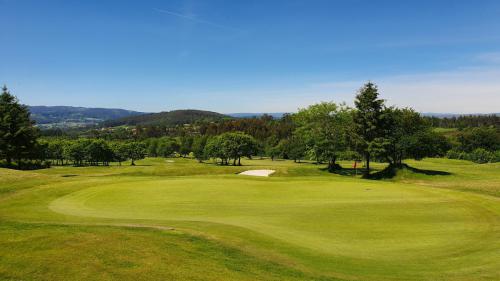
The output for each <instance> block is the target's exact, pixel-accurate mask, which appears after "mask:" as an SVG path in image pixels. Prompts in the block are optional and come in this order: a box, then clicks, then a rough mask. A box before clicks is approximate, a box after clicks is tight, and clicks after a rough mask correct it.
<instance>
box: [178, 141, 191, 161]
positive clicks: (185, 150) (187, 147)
mask: <svg viewBox="0 0 500 281" xmlns="http://www.w3.org/2000/svg"><path fill="white" fill-rule="evenodd" d="M191 151H193V138H192V137H190V136H183V137H181V138H180V147H179V153H180V154H181V155H182V156H183V157H184V156H186V155H188V154H189V153H190V152H191Z"/></svg>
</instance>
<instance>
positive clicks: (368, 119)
mask: <svg viewBox="0 0 500 281" xmlns="http://www.w3.org/2000/svg"><path fill="white" fill-rule="evenodd" d="M354 104H355V105H356V109H357V110H356V111H355V112H354V124H355V127H354V128H355V132H356V134H357V135H358V140H359V143H358V144H357V149H358V150H359V153H361V154H362V155H363V156H364V158H365V161H366V165H365V176H368V175H369V174H370V160H371V156H372V154H374V153H379V148H380V147H381V139H380V138H381V137H382V121H383V114H384V100H382V99H379V93H378V88H377V86H376V85H375V84H373V83H371V82H368V83H366V84H365V85H364V86H363V87H362V88H361V89H360V90H359V92H358V94H357V95H356V99H355V101H354Z"/></svg>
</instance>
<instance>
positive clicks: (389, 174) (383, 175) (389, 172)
mask: <svg viewBox="0 0 500 281" xmlns="http://www.w3.org/2000/svg"><path fill="white" fill-rule="evenodd" d="M405 169H406V170H408V171H410V172H412V173H415V174H423V175H428V176H449V175H451V173H449V172H445V171H436V170H424V169H418V168H414V167H411V166H409V165H407V164H402V165H401V166H396V165H389V166H387V167H386V168H385V169H383V170H382V171H379V172H376V173H373V174H370V175H369V176H368V177H366V178H367V179H372V180H382V179H392V178H394V177H395V176H396V175H397V173H398V171H401V170H405Z"/></svg>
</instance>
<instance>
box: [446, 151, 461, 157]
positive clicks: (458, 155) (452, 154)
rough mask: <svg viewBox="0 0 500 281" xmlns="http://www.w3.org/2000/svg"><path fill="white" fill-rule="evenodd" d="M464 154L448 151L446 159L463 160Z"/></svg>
mask: <svg viewBox="0 0 500 281" xmlns="http://www.w3.org/2000/svg"><path fill="white" fill-rule="evenodd" d="M463 157H464V153H463V152H461V151H458V150H455V149H451V150H448V152H447V153H446V158H448V159H463Z"/></svg>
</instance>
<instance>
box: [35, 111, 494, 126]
mask: <svg viewBox="0 0 500 281" xmlns="http://www.w3.org/2000/svg"><path fill="white" fill-rule="evenodd" d="M28 108H29V110H30V112H31V116H32V118H33V119H34V120H35V121H36V124H37V126H38V127H40V128H42V129H47V128H75V127H86V126H93V125H98V124H102V125H104V126H106V127H113V126H121V125H131V126H133V125H166V126H169V125H179V124H187V123H193V122H196V121H201V120H204V121H218V120H221V119H225V118H254V117H257V118H258V117H261V116H263V115H270V116H272V117H273V118H281V117H283V115H284V114H287V112H270V113H261V112H253V113H252V112H243V113H228V114H222V113H217V112H213V111H205V110H195V109H185V110H172V111H165V112H159V113H145V112H139V111H133V110H126V109H119V108H87V107H76V106H28ZM422 115H424V116H434V117H438V118H450V117H458V116H463V115H497V116H500V113H477V114H457V113H422Z"/></svg>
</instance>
